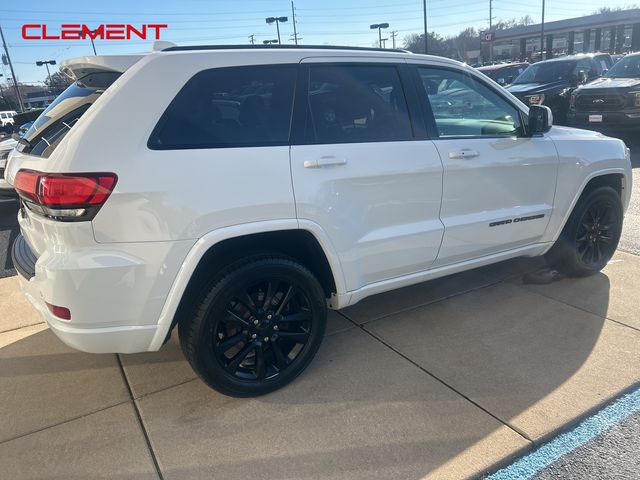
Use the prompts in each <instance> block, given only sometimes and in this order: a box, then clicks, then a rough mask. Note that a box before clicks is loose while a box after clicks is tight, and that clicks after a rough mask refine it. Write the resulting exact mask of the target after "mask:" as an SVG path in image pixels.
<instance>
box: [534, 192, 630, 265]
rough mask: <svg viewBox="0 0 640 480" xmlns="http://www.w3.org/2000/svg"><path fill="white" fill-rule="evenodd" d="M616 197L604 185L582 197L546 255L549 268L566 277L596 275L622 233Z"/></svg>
mask: <svg viewBox="0 0 640 480" xmlns="http://www.w3.org/2000/svg"><path fill="white" fill-rule="evenodd" d="M622 219H623V209H622V202H621V200H620V195H619V194H618V192H616V191H615V190H614V189H613V188H611V187H608V186H602V187H597V188H595V189H593V190H592V191H590V192H588V193H587V194H585V195H583V197H582V198H580V200H579V201H578V204H577V205H576V207H575V208H574V210H573V212H572V213H571V216H570V217H569V220H568V221H567V224H566V225H565V227H564V229H563V230H562V233H561V234H560V237H559V238H558V240H557V241H556V243H555V244H554V245H553V247H552V248H551V250H549V252H548V253H547V255H546V259H547V262H548V263H549V264H550V266H551V267H553V268H555V269H557V270H558V271H560V272H562V273H564V274H566V275H570V276H578V277H580V276H586V275H590V274H593V273H596V272H598V271H600V270H602V268H604V266H605V265H606V264H607V262H608V261H609V260H610V259H611V257H612V256H613V254H614V252H615V251H616V248H617V246H618V242H619V240H620V235H621V233H622Z"/></svg>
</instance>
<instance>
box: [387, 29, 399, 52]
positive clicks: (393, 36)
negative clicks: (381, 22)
mask: <svg viewBox="0 0 640 480" xmlns="http://www.w3.org/2000/svg"><path fill="white" fill-rule="evenodd" d="M389 35H391V41H392V42H393V48H394V49H395V48H396V37H397V36H398V31H397V30H394V31H393V32H391V33H390V34H389Z"/></svg>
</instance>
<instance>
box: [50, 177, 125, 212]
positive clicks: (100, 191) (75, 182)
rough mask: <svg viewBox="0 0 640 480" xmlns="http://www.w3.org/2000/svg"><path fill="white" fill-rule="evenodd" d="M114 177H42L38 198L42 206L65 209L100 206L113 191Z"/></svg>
mask: <svg viewBox="0 0 640 480" xmlns="http://www.w3.org/2000/svg"><path fill="white" fill-rule="evenodd" d="M115 183H116V176H115V175H113V174H100V175H96V176H93V175H92V176H70V175H64V176H61V175H43V176H42V177H41V178H40V188H39V190H38V197H39V198H40V202H41V203H42V204H43V205H48V206H56V207H63V208H67V207H69V206H73V205H83V206H86V205H102V204H103V203H104V202H105V201H106V200H107V198H108V197H109V195H110V194H111V191H112V190H113V186H114V185H115Z"/></svg>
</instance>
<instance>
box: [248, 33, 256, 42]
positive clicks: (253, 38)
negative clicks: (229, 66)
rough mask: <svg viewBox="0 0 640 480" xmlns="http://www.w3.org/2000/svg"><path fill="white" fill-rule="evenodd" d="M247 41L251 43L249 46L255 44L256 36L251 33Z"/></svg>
mask: <svg viewBox="0 0 640 480" xmlns="http://www.w3.org/2000/svg"><path fill="white" fill-rule="evenodd" d="M249 41H250V42H251V45H255V44H256V36H255V35H254V34H253V33H252V34H251V35H249Z"/></svg>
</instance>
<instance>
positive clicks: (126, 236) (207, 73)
mask: <svg viewBox="0 0 640 480" xmlns="http://www.w3.org/2000/svg"><path fill="white" fill-rule="evenodd" d="M63 67H64V70H65V71H66V72H67V73H69V74H72V75H74V76H75V77H76V79H77V81H76V83H75V84H74V85H72V86H70V87H69V88H68V89H67V90H66V91H65V92H64V93H63V94H62V95H60V96H59V97H58V98H57V99H56V100H55V102H54V103H53V104H52V105H51V106H50V107H49V108H48V109H47V110H46V111H45V112H44V113H43V114H42V115H41V116H40V118H38V119H37V121H36V122H35V123H34V125H33V126H32V127H31V129H30V130H29V132H27V134H26V135H25V141H24V142H21V144H20V145H19V146H18V148H17V149H16V150H14V152H13V153H12V154H11V155H10V157H9V165H8V168H7V173H6V177H7V179H8V180H9V182H10V183H11V184H13V185H14V186H15V187H16V189H17V191H18V192H19V195H20V198H21V209H20V214H19V221H20V228H21V232H22V235H21V236H19V237H18V239H17V241H16V243H15V245H14V248H13V259H14V264H15V266H16V269H17V270H18V273H19V276H20V283H21V285H22V288H23V290H24V292H25V293H26V295H27V297H28V298H29V300H30V301H31V302H32V303H33V305H35V307H36V308H37V309H38V310H39V311H40V312H41V313H42V315H43V316H44V318H45V319H46V321H47V323H48V324H49V326H50V327H51V329H52V330H53V331H54V332H55V333H56V334H57V335H58V336H59V337H60V338H61V339H62V340H63V341H64V342H65V343H66V344H68V345H70V346H72V347H75V348H77V349H80V350H84V351H88V352H98V353H100V352H124V353H130V352H141V351H148V350H158V349H159V348H160V347H161V346H162V345H163V343H165V342H166V341H167V340H168V338H169V336H170V334H171V331H172V329H173V328H174V327H175V326H178V329H179V333H180V341H181V344H182V347H183V350H184V353H185V355H186V357H187V358H188V360H189V362H190V363H191V365H192V366H193V368H194V369H195V371H196V372H197V373H198V374H199V375H200V376H201V378H202V379H203V380H204V381H205V382H207V383H208V384H209V385H210V386H211V387H213V388H215V389H217V390H219V391H220V392H223V393H225V394H228V395H235V396H250V395H258V394H263V393H266V392H269V391H272V390H274V389H276V388H279V387H281V386H283V385H285V384H286V383H288V382H290V381H291V380H293V379H294V378H295V377H296V376H297V375H298V374H300V373H301V372H302V371H303V370H304V368H305V367H306V366H307V365H308V364H309V362H310V361H311V359H312V358H313V356H314V354H315V353H316V351H317V350H318V347H319V345H320V342H321V340H322V337H323V333H324V330H325V323H326V317H327V308H331V309H340V308H343V307H346V306H348V305H353V304H354V303H356V302H358V301H360V300H362V299H363V298H365V297H367V296H369V295H373V294H376V293H380V292H384V291H388V290H392V289H395V288H399V287H403V286H406V285H410V284H414V283H418V282H423V281H425V280H431V279H434V278H438V277H442V276H444V275H449V274H452V273H456V272H460V271H463V270H468V269H472V268H475V267H480V266H483V265H487V264H491V263H494V262H499V261H502V260H506V259H509V258H513V257H518V256H538V255H546V257H547V258H548V260H549V262H550V264H551V265H552V266H553V267H554V268H557V269H559V270H560V271H562V272H564V273H566V274H568V275H577V276H580V275H588V274H591V273H594V272H597V271H599V270H600V269H601V268H603V266H604V265H605V264H606V263H607V261H608V260H609V259H610V258H611V256H612V255H613V253H614V250H615V249H616V246H617V243H618V239H619V237H620V232H621V228H622V221H623V213H624V211H625V209H626V207H627V205H628V203H629V198H630V193H631V165H630V160H629V150H628V149H627V147H626V146H625V144H624V143H623V142H622V141H620V140H617V139H613V138H607V137H605V136H602V135H600V134H597V133H594V132H590V131H582V130H575V129H570V128H562V127H552V126H551V125H552V118H551V114H550V111H549V109H548V108H546V107H544V106H532V107H531V108H527V107H526V106H525V105H523V104H522V103H520V102H519V101H518V100H517V99H516V98H515V97H513V96H512V95H510V94H509V93H508V92H506V91H504V90H503V89H501V88H499V87H498V86H497V84H495V83H493V82H491V81H490V80H488V79H487V78H486V77H484V76H483V75H482V74H480V73H478V72H476V71H475V70H474V69H472V68H470V67H466V66H464V65H463V64H460V63H458V62H455V61H452V60H447V59H444V58H438V57H431V56H422V55H412V54H407V53H402V52H395V51H389V50H375V49H349V48H329V47H326V48H325V47H301V48H285V47H284V46H283V47H274V48H251V47H242V48H233V47H171V48H168V49H165V50H164V51H157V52H154V53H151V54H148V55H142V56H114V57H100V56H95V57H82V58H78V59H74V60H69V61H67V62H65V63H64V65H63ZM85 113H86V114H85Z"/></svg>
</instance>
